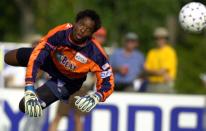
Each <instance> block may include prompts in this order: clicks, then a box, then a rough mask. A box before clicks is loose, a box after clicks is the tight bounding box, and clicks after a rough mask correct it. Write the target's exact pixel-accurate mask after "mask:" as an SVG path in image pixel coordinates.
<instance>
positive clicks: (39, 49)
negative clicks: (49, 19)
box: [26, 23, 114, 101]
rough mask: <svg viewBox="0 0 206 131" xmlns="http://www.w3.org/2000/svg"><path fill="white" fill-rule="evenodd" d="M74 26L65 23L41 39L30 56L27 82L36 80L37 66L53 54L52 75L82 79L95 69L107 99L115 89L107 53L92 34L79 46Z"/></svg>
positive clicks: (98, 89)
mask: <svg viewBox="0 0 206 131" xmlns="http://www.w3.org/2000/svg"><path fill="white" fill-rule="evenodd" d="M72 30H73V28H72V25H71V24H68V23H67V24H63V25H60V26H57V27H56V28H54V29H52V30H51V31H49V33H48V34H47V35H46V36H44V37H43V38H42V39H41V41H40V43H39V44H38V45H37V46H36V47H35V49H34V50H33V52H32V54H31V56H30V59H29V63H28V65H27V70H26V83H34V82H35V78H36V75H37V70H38V69H39V68H40V66H41V65H42V64H43V63H44V62H45V59H46V58H47V57H51V60H52V63H53V64H54V66H55V67H54V68H55V69H56V70H58V71H55V70H50V71H48V73H49V74H50V75H51V76H53V77H58V78H59V79H61V78H62V79H63V78H65V77H66V78H68V79H80V78H83V77H85V76H86V75H87V73H88V72H94V73H95V74H96V77H97V84H96V89H97V92H98V93H100V94H101V95H102V101H105V99H106V98H107V97H108V96H109V95H110V94H111V93H112V92H113V90H114V77H113V73H112V68H111V66H110V64H109V61H108V58H107V56H106V53H105V52H104V50H103V48H102V47H101V46H100V44H98V43H97V41H95V39H92V38H89V39H88V40H86V42H85V46H84V47H80V46H77V45H76V44H75V43H73V42H72V41H71V40H70V39H69V34H70V33H71V32H72ZM48 66H50V65H48ZM48 68H49V67H48ZM50 68H51V67H50ZM56 72H58V75H57V73H56ZM59 74H61V75H59Z"/></svg>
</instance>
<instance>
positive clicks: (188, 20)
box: [179, 2, 206, 32]
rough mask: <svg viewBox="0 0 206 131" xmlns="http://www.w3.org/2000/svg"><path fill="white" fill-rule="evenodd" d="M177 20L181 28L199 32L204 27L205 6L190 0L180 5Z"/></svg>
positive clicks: (205, 17)
mask: <svg viewBox="0 0 206 131" xmlns="http://www.w3.org/2000/svg"><path fill="white" fill-rule="evenodd" d="M179 22H180V24H181V26H182V27H183V29H185V30H187V31H190V32H201V31H202V30H203V29H204V28H205V27H206V6H205V5H203V4H202V3H199V2H191V3H188V4H186V5H185V6H183V7H182V9H181V11H180V13H179Z"/></svg>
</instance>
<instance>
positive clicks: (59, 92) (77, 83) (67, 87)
mask: <svg viewBox="0 0 206 131" xmlns="http://www.w3.org/2000/svg"><path fill="white" fill-rule="evenodd" d="M32 51H33V48H20V49H18V51H17V56H16V58H17V61H18V63H19V65H20V66H23V67H27V64H28V61H29V58H30V55H31V53H32ZM40 69H41V70H43V71H45V72H47V73H48V74H49V75H50V76H51V79H49V80H48V81H47V82H46V83H45V87H48V88H49V89H50V90H51V91H52V92H53V94H54V95H55V96H56V97H57V98H58V99H60V100H67V99H68V98H69V96H70V95H71V94H73V93H75V92H76V91H78V90H79V89H80V88H81V86H82V84H83V82H84V81H85V80H86V77H83V78H80V79H69V78H68V77H66V76H64V75H63V74H61V73H60V72H59V71H58V69H57V68H56V67H55V65H54V63H53V62H52V59H51V56H47V58H46V59H45V61H44V63H43V64H42V65H41V66H40Z"/></svg>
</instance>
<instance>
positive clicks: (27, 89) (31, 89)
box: [25, 85, 35, 92]
mask: <svg viewBox="0 0 206 131" xmlns="http://www.w3.org/2000/svg"><path fill="white" fill-rule="evenodd" d="M25 91H32V92H35V89H34V86H32V85H30V86H26V87H25Z"/></svg>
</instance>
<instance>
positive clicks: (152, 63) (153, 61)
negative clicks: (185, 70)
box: [145, 27, 177, 93]
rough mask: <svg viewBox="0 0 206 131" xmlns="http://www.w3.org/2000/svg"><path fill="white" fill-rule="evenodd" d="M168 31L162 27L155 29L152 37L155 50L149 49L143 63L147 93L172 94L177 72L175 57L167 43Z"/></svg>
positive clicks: (173, 51) (172, 49)
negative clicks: (146, 75)
mask: <svg viewBox="0 0 206 131" xmlns="http://www.w3.org/2000/svg"><path fill="white" fill-rule="evenodd" d="M168 36H169V35H168V31H167V29H165V28H163V27H159V28H156V29H155V31H154V37H155V40H156V44H157V46H156V48H153V49H151V50H150V51H149V52H148V54H147V58H146V61H145V70H146V72H147V74H148V80H149V85H148V87H147V91H148V92H154V93H174V92H175V90H174V81H175V79H176V72H177V56H176V52H175V50H174V48H173V47H172V46H171V45H170V44H169V42H168Z"/></svg>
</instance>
